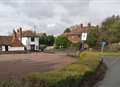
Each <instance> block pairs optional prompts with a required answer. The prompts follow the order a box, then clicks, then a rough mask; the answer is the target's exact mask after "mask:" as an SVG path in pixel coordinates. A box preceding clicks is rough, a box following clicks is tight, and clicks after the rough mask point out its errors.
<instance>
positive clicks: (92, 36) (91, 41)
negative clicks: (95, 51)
mask: <svg viewBox="0 0 120 87" xmlns="http://www.w3.org/2000/svg"><path fill="white" fill-rule="evenodd" d="M98 35H99V29H98V28H97V27H95V28H91V29H90V30H89V32H88V38H87V41H86V42H87V44H88V45H89V47H96V46H97V41H98V40H99V36H98Z"/></svg>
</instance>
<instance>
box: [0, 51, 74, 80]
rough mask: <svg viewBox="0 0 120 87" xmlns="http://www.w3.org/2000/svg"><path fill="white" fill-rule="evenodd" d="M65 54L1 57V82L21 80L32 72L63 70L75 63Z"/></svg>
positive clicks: (9, 55)
mask: <svg viewBox="0 0 120 87" xmlns="http://www.w3.org/2000/svg"><path fill="white" fill-rule="evenodd" d="M75 61H76V59H75V58H71V57H68V56H66V55H64V54H48V53H31V54H4V55H0V80H7V79H21V78H22V77H24V76H25V75H26V74H28V73H31V72H46V71H51V70H55V69H61V68H63V67H65V66H66V65H68V64H71V63H73V62H75Z"/></svg>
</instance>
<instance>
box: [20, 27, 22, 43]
mask: <svg viewBox="0 0 120 87" xmlns="http://www.w3.org/2000/svg"><path fill="white" fill-rule="evenodd" d="M19 38H20V41H22V27H20V29H19Z"/></svg>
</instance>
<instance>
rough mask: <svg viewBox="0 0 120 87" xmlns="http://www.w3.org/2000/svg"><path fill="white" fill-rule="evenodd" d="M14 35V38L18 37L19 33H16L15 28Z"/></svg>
mask: <svg viewBox="0 0 120 87" xmlns="http://www.w3.org/2000/svg"><path fill="white" fill-rule="evenodd" d="M13 37H14V38H17V33H16V31H15V30H13Z"/></svg>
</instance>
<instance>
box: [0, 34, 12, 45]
mask: <svg viewBox="0 0 120 87" xmlns="http://www.w3.org/2000/svg"><path fill="white" fill-rule="evenodd" d="M11 41H12V36H0V45H11Z"/></svg>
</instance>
